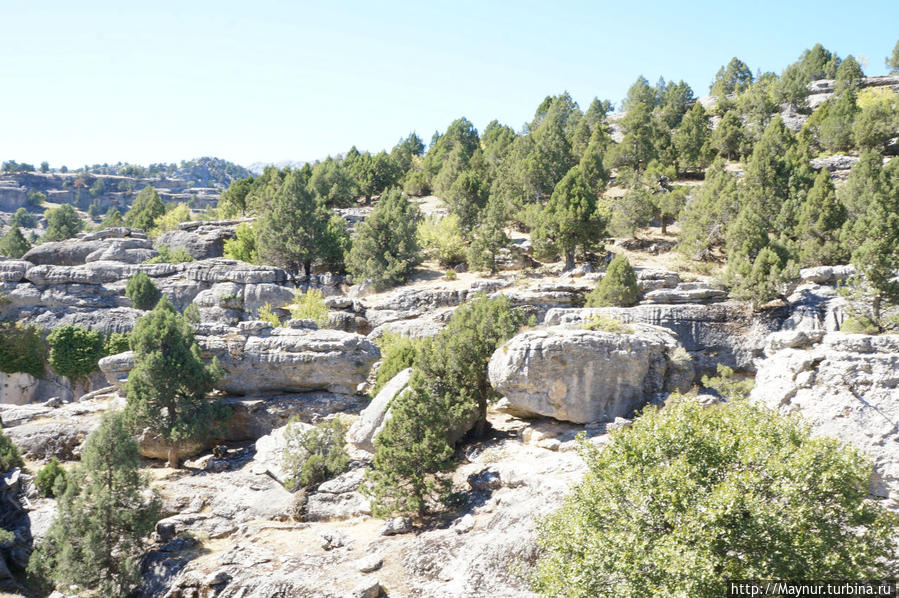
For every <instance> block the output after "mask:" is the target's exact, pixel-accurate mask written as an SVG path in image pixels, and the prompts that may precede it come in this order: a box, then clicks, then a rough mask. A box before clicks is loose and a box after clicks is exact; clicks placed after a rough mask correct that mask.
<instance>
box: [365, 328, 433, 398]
mask: <svg viewBox="0 0 899 598" xmlns="http://www.w3.org/2000/svg"><path fill="white" fill-rule="evenodd" d="M377 342H378V347H380V349H381V365H380V366H379V367H378V373H377V374H375V384H374V386H373V387H372V389H371V393H370V394H371V396H373V397H374V396H376V395H377V394H378V393H379V392H381V389H382V388H384V385H385V384H387V383H388V382H390V380H391V379H392V378H393V377H394V376H396V375H397V374H399V373H400V372H402V371H403V370H405V369H406V368H411V367H412V366H413V365H415V357H416V355H417V354H418V348H419V347H420V346H421V341H420V340H417V339H412V338H409V337H408V336H405V335H402V334H397V333H395V332H389V331H387V332H385V333H384V334H383V335H382V336H381V338H379V339H378V341H377Z"/></svg>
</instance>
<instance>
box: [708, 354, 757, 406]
mask: <svg viewBox="0 0 899 598" xmlns="http://www.w3.org/2000/svg"><path fill="white" fill-rule="evenodd" d="M717 372H718V375H717V376H711V377H710V376H703V377H702V385H703V386H704V387H706V388H711V389H712V390H714V391H715V392H717V393H718V394H719V395H721V396H722V397H724V398H725V399H727V400H728V401H734V400H737V399H745V398H746V397H748V396H749V393H750V392H751V391H752V387H753V386H754V385H755V383H754V382H753V380H752V378H742V379H738V378H735V377H734V370H733V368H730V367H728V366H726V365H724V364H721V363H719V364H718V368H717Z"/></svg>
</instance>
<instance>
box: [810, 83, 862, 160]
mask: <svg viewBox="0 0 899 598" xmlns="http://www.w3.org/2000/svg"><path fill="white" fill-rule="evenodd" d="M855 97H856V96H855V91H854V90H853V89H846V90H844V91H842V92H840V93H838V94H835V95H834V96H833V97H832V98H831V99H830V100H828V101H827V107H826V108H825V112H824V115H825V116H824V118H823V119H822V120H821V124H820V126H819V128H818V138H819V139H820V142H821V145H822V146H823V147H824V148H825V149H828V150H830V151H832V152H840V151H845V150H847V149H849V148H850V147H851V146H852V124H853V122H854V121H855V115H856V114H857V113H858V106H857V105H856V101H855Z"/></svg>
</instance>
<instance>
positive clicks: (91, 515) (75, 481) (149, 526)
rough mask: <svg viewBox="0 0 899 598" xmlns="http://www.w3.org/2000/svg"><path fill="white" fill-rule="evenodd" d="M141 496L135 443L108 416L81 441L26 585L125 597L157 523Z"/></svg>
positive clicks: (117, 419)
mask: <svg viewBox="0 0 899 598" xmlns="http://www.w3.org/2000/svg"><path fill="white" fill-rule="evenodd" d="M147 489H148V480H147V478H146V476H144V475H142V474H141V473H140V457H139V455H138V451H137V443H136V441H135V440H134V439H133V438H132V437H131V435H130V433H129V431H128V430H127V428H126V426H125V424H124V422H123V420H122V417H121V415H120V414H118V413H107V414H106V415H104V416H103V420H102V422H101V424H100V427H99V428H97V429H96V430H95V431H94V432H93V433H92V434H91V435H90V436H89V437H88V439H87V441H86V443H85V447H84V453H83V455H82V458H81V464H80V465H79V466H78V468H77V469H76V470H75V473H74V475H73V476H72V482H71V483H69V484H68V485H67V488H66V490H65V492H64V493H63V494H62V496H61V497H59V500H58V503H57V504H58V507H59V511H58V514H57V516H56V519H55V520H54V521H53V524H52V525H51V526H50V529H49V530H48V531H47V534H46V536H45V537H44V539H43V540H42V541H41V543H40V544H39V545H38V546H37V548H36V550H35V552H34V553H33V554H32V556H31V560H30V561H29V563H28V576H29V578H30V581H31V585H33V586H38V587H40V586H44V587H45V588H46V587H47V586H50V585H56V586H58V587H60V588H64V589H66V590H68V588H69V586H71V585H77V586H79V587H80V588H83V589H88V590H92V591H94V592H96V593H97V594H98V595H102V596H111V597H112V596H120V597H124V596H127V595H130V593H131V592H132V591H133V590H134V589H135V588H136V586H137V584H138V583H139V582H140V557H141V555H142V554H143V551H144V546H143V541H144V538H145V537H146V536H147V535H149V533H150V532H151V531H153V526H154V525H155V524H156V521H157V520H158V519H159V516H160V501H159V499H158V498H157V497H156V496H155V495H153V494H148V493H147Z"/></svg>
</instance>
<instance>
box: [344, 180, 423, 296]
mask: <svg viewBox="0 0 899 598" xmlns="http://www.w3.org/2000/svg"><path fill="white" fill-rule="evenodd" d="M420 220H421V212H420V211H419V209H418V206H416V205H414V204H412V203H410V202H409V201H408V200H407V199H406V197H405V196H404V195H402V194H401V193H400V191H399V189H396V188H394V189H391V190H390V191H388V192H386V193H385V194H384V195H382V196H381V199H380V200H379V201H378V205H377V206H375V209H374V210H373V211H372V213H371V214H370V215H369V216H368V218H366V219H365V221H363V222H362V223H361V224H360V225H359V226H358V228H357V231H356V238H355V239H354V240H353V248H352V249H351V250H350V252H349V255H348V257H347V267H348V268H349V270H350V273H351V274H352V276H353V279H354V281H355V282H360V283H361V282H364V281H368V280H370V281H372V283H373V284H374V285H375V288H379V289H383V288H386V287H390V286H393V285H397V284H399V283H401V282H403V281H405V280H407V279H408V278H409V277H410V276H411V275H412V271H413V270H414V268H415V266H416V265H417V264H418V263H420V261H421V251H420V248H419V245H418V239H417V236H416V228H417V226H418V222H419V221H420Z"/></svg>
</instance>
